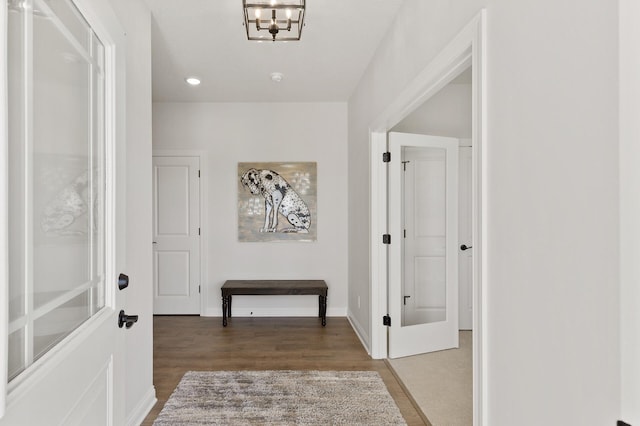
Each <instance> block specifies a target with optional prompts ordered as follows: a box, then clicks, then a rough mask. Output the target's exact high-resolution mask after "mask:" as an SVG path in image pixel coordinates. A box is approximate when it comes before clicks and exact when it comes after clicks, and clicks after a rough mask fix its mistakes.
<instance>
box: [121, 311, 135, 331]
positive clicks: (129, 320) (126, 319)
mask: <svg viewBox="0 0 640 426" xmlns="http://www.w3.org/2000/svg"><path fill="white" fill-rule="evenodd" d="M137 322H138V316H137V315H127V314H125V313H124V310H120V314H119V315H118V327H120V328H122V326H123V325H126V326H127V328H131V327H133V324H135V323H137Z"/></svg>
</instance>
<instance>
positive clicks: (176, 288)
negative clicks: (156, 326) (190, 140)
mask: <svg viewBox="0 0 640 426" xmlns="http://www.w3.org/2000/svg"><path fill="white" fill-rule="evenodd" d="M199 174H200V158H199V157H195V156H194V157H191V156H182V157H176V156H154V157H153V248H154V250H153V265H154V274H153V280H154V286H153V287H154V297H153V313H154V314H165V315H166V314H200V285H201V284H200V179H199Z"/></svg>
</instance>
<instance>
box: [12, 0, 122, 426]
mask: <svg viewBox="0 0 640 426" xmlns="http://www.w3.org/2000/svg"><path fill="white" fill-rule="evenodd" d="M0 4H1V5H2V12H0V18H4V17H6V18H7V19H6V20H5V19H0V26H2V27H3V28H2V31H0V40H1V41H2V44H3V45H5V41H6V42H7V43H6V46H7V50H8V54H7V57H6V58H7V67H6V71H7V72H6V73H5V67H4V66H3V67H0V75H1V78H2V81H3V82H6V83H7V87H9V88H10V89H9V96H8V117H7V123H8V133H7V135H6V136H8V137H7V138H6V139H5V135H4V134H2V135H0V143H1V145H2V148H3V151H4V148H7V150H6V152H8V158H9V161H8V171H7V173H6V174H3V176H2V177H0V181H1V183H2V184H7V187H8V188H9V194H8V205H9V209H8V210H9V214H8V222H9V229H10V233H9V235H8V241H3V242H2V243H3V244H4V243H7V245H8V247H9V248H10V250H9V256H8V261H6V265H3V267H2V268H0V269H4V270H5V271H6V270H8V274H7V276H8V282H7V283H6V284H7V286H6V287H7V294H8V298H2V299H0V302H1V303H3V304H5V306H4V307H3V308H2V309H0V310H1V311H2V312H4V313H7V312H8V314H7V315H2V317H0V323H2V324H1V325H0V336H1V338H2V339H3V340H4V339H6V342H8V345H7V346H8V351H7V355H8V356H7V357H4V356H2V357H0V360H1V361H2V366H0V368H2V369H3V371H6V372H7V373H8V384H7V383H6V381H5V380H3V383H2V384H0V389H2V391H4V390H6V392H7V393H6V407H2V408H5V412H4V416H2V410H1V409H0V416H2V419H1V420H0V425H62V424H64V425H122V424H124V407H125V400H124V395H125V394H126V392H125V389H124V380H123V379H124V370H125V369H124V365H123V362H124V333H125V332H126V329H125V328H119V327H118V318H119V312H120V309H121V308H122V307H124V296H125V294H126V290H125V291H120V290H119V289H118V275H119V272H126V271H125V270H124V268H125V264H124V259H125V244H124V242H125V238H124V237H125V235H124V230H125V221H126V217H125V215H124V213H123V212H124V210H125V206H124V203H123V201H124V199H125V197H124V195H125V189H126V187H125V181H124V164H125V163H124V161H123V160H124V156H123V153H124V148H125V146H124V144H125V140H124V129H125V128H124V98H125V92H124V69H125V63H124V51H125V46H124V31H123V30H122V28H121V27H120V25H119V23H118V21H117V18H116V16H115V14H114V12H113V11H112V10H111V8H110V6H109V3H108V2H105V1H102V0H75V1H71V0H59V1H55V2H51V1H46V0H23V1H8V2H2V3H0ZM7 26H8V28H7ZM3 58H4V56H3ZM3 121H4V120H3ZM7 181H8V182H7ZM4 266H6V267H7V268H6V269H5V268H4ZM4 278H5V277H4V276H3V277H2V278H0V284H4ZM3 287H4V286H3ZM5 308H6V310H5ZM5 321H7V322H8V323H7V322H5ZM5 333H8V336H7V334H5ZM3 346H4V345H3ZM2 377H3V378H4V377H6V376H5V375H4V374H3V375H2ZM5 385H6V386H5Z"/></svg>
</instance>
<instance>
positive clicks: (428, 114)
mask: <svg viewBox="0 0 640 426" xmlns="http://www.w3.org/2000/svg"><path fill="white" fill-rule="evenodd" d="M471 96H472V93H471V84H461V83H450V84H448V85H446V86H444V87H443V88H442V89H441V90H440V91H438V93H436V94H435V95H433V96H432V97H431V98H429V99H428V100H427V101H426V102H425V103H423V104H422V105H420V106H419V107H418V108H417V109H416V110H415V111H413V112H412V113H411V114H409V115H408V116H406V117H405V118H404V119H403V120H402V121H401V122H400V123H398V124H397V125H395V126H394V127H393V128H392V129H391V130H390V131H392V132H404V133H419V134H424V135H433V136H447V137H451V138H459V139H471V131H472V126H471Z"/></svg>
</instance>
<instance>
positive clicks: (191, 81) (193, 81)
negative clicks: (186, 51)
mask: <svg viewBox="0 0 640 426" xmlns="http://www.w3.org/2000/svg"><path fill="white" fill-rule="evenodd" d="M184 81H186V82H187V83H188V84H190V85H192V86H197V85H198V84H200V79H199V78H196V77H187V78H185V79H184Z"/></svg>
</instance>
